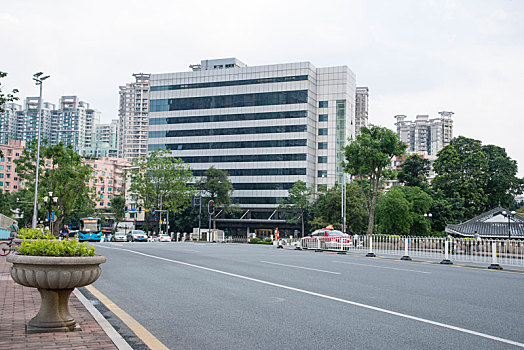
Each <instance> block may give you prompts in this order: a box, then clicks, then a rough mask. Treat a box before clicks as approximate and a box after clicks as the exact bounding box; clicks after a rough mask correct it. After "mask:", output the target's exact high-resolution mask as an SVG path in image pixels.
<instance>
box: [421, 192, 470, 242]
mask: <svg viewBox="0 0 524 350" xmlns="http://www.w3.org/2000/svg"><path fill="white" fill-rule="evenodd" d="M429 194H430V196H431V198H432V199H433V201H432V203H431V208H430V209H429V212H430V213H431V214H432V217H431V218H430V219H428V220H430V221H431V229H432V230H433V231H434V232H439V233H444V230H445V228H446V225H447V224H450V223H459V222H460V221H461V220H462V219H463V218H464V199H463V198H461V197H458V196H455V197H446V196H444V194H443V193H442V191H440V190H438V191H434V190H430V191H429Z"/></svg>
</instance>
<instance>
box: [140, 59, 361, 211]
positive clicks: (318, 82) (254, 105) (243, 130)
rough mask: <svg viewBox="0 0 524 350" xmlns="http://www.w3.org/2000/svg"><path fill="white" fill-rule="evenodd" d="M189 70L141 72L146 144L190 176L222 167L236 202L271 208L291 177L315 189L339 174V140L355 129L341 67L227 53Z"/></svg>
mask: <svg viewBox="0 0 524 350" xmlns="http://www.w3.org/2000/svg"><path fill="white" fill-rule="evenodd" d="M191 68H192V69H193V70H192V71H189V72H178V73H165V74H151V80H150V84H151V86H150V109H149V135H148V151H154V150H158V149H167V150H169V151H171V154H172V156H173V157H176V158H181V159H182V160H183V161H185V162H186V163H189V164H190V165H191V167H192V169H193V170H194V172H195V175H197V176H201V175H203V173H204V171H205V170H207V169H208V168H209V167H211V166H214V167H215V168H218V169H224V170H227V171H228V173H229V174H230V179H231V181H232V183H233V185H234V188H235V191H234V198H235V202H236V203H238V204H240V206H241V207H243V208H276V207H277V206H278V205H279V203H280V201H281V199H282V198H286V197H287V196H288V190H289V189H290V188H291V187H292V186H293V183H294V182H296V181H297V180H302V181H304V182H305V183H306V184H307V185H308V186H309V187H311V188H314V189H317V190H322V189H325V188H328V187H331V186H333V185H334V184H335V183H336V182H337V181H340V180H341V179H342V166H341V163H342V161H343V158H344V154H343V152H342V150H341V148H342V146H344V145H345V144H346V142H347V139H348V138H351V137H354V133H355V125H354V111H355V75H354V73H353V72H352V71H351V70H350V69H349V68H348V67H347V66H339V67H327V68H316V67H315V66H313V65H312V64H311V63H309V62H298V63H287V64H274V65H266V66H252V67H251V66H247V65H245V64H244V63H243V62H241V61H239V60H238V59H236V58H231V59H219V60H204V61H202V62H201V64H200V65H193V66H191Z"/></svg>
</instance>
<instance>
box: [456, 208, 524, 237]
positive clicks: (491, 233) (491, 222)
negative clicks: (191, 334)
mask: <svg viewBox="0 0 524 350" xmlns="http://www.w3.org/2000/svg"><path fill="white" fill-rule="evenodd" d="M503 211H505V212H506V213H507V212H509V210H508V209H504V208H502V207H500V206H499V207H496V208H495V209H491V210H490V211H487V212H485V213H482V214H480V215H479V216H476V217H474V218H473V219H470V220H468V221H465V222H463V223H460V224H458V225H446V233H447V234H450V235H452V236H463V237H473V235H474V234H475V231H477V232H478V234H479V235H480V237H485V238H508V218H507V217H506V216H504V215H502V212H503ZM510 227H511V238H512V239H513V238H518V239H524V218H523V217H521V216H519V215H518V214H516V215H515V216H513V217H511V219H510Z"/></svg>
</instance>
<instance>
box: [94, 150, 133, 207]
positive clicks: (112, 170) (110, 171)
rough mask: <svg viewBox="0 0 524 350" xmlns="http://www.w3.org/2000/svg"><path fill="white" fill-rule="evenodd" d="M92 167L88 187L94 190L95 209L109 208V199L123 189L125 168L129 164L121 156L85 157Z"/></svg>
mask: <svg viewBox="0 0 524 350" xmlns="http://www.w3.org/2000/svg"><path fill="white" fill-rule="evenodd" d="M84 164H88V165H90V166H91V167H92V168H93V177H92V178H91V179H90V180H89V184H88V185H89V187H90V188H92V189H93V190H94V193H95V201H96V209H110V207H111V199H112V198H114V197H116V196H118V195H120V194H122V193H123V192H124V191H125V185H126V184H125V175H126V173H125V168H127V167H129V166H130V165H131V164H130V163H129V162H128V161H127V160H125V159H121V158H111V157H100V158H97V159H93V158H91V159H85V160H84Z"/></svg>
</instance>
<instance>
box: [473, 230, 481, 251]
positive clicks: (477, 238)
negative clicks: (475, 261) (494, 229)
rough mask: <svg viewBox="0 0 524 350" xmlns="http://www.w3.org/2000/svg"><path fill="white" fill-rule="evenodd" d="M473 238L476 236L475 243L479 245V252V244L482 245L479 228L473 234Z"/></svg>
mask: <svg viewBox="0 0 524 350" xmlns="http://www.w3.org/2000/svg"><path fill="white" fill-rule="evenodd" d="M473 238H475V245H476V246H477V252H478V251H479V245H480V235H479V233H478V232H477V230H475V234H474V235H473Z"/></svg>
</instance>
